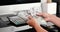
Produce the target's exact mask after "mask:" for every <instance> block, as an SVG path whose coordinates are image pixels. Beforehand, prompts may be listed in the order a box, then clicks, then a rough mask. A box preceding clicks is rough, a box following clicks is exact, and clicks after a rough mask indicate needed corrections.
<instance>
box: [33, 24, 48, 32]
mask: <svg viewBox="0 0 60 32" xmlns="http://www.w3.org/2000/svg"><path fill="white" fill-rule="evenodd" d="M34 28H35V30H36V31H37V32H48V31H46V30H45V29H43V28H42V27H41V26H40V25H39V24H35V26H34Z"/></svg>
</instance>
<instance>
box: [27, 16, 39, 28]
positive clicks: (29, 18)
mask: <svg viewBox="0 0 60 32" xmlns="http://www.w3.org/2000/svg"><path fill="white" fill-rule="evenodd" d="M27 24H28V25H30V26H32V27H34V26H35V25H36V24H38V22H37V21H36V20H35V19H34V18H33V17H32V16H29V17H28V21H27Z"/></svg>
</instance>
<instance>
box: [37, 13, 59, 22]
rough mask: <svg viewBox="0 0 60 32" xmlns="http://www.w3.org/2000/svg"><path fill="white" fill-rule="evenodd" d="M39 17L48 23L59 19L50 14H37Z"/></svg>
mask: <svg viewBox="0 0 60 32" xmlns="http://www.w3.org/2000/svg"><path fill="white" fill-rule="evenodd" d="M37 16H41V17H43V18H44V19H45V20H46V21H51V22H52V21H55V20H56V19H57V18H58V17H56V16H55V15H51V14H48V13H39V14H37Z"/></svg>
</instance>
